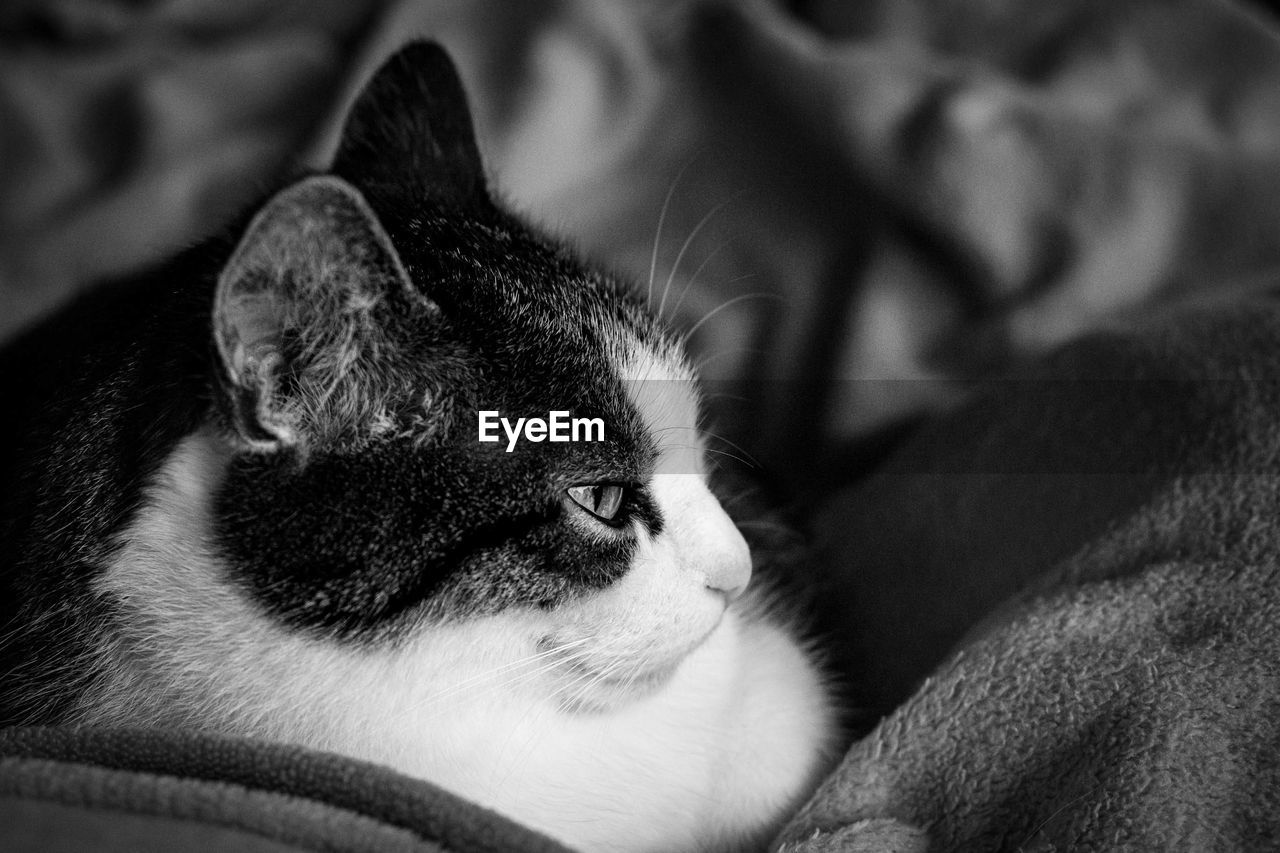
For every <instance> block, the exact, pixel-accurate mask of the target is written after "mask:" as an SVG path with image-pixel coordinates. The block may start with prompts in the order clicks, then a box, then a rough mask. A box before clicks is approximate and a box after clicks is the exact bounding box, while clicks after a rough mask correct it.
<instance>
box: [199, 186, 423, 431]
mask: <svg viewBox="0 0 1280 853" xmlns="http://www.w3.org/2000/svg"><path fill="white" fill-rule="evenodd" d="M406 305H408V306H411V307H412V308H413V309H415V310H422V309H423V308H426V309H428V310H433V309H434V306H432V305H430V303H427V302H426V300H425V299H423V298H422V297H421V296H419V295H417V294H416V293H415V292H414V290H413V288H412V287H411V285H410V281H409V277H408V275H407V274H406V272H405V269H404V267H403V265H402V264H401V262H400V259H399V257H398V256H397V255H396V252H395V249H394V247H393V246H392V245H391V240H390V239H389V238H388V236H387V234H386V232H385V231H384V230H383V229H382V226H381V225H380V224H379V223H378V220H377V218H376V217H375V216H374V213H373V211H372V210H370V208H369V205H368V204H367V203H366V202H365V200H364V199H363V198H362V197H361V195H360V193H359V192H358V191H357V190H356V189H355V188H354V187H352V186H350V185H349V184H347V183H346V182H344V181H343V180H341V179H340V178H336V177H332V176H319V177H312V178H307V179H305V180H303V181H300V182H298V183H296V184H294V185H292V186H290V187H288V188H286V189H285V190H283V191H281V192H280V193H278V194H277V195H276V196H274V197H273V198H272V199H271V200H270V201H268V202H267V203H266V205H265V206H263V208H262V209H261V210H260V211H259V212H258V214H257V215H256V216H255V217H254V219H253V221H252V222H251V223H250V224H249V227H248V229H247V230H246V231H245V234H244V236H243V238H242V239H241V241H240V244H239V246H237V248H236V249H235V251H234V253H233V254H232V256H231V259H230V260H229V261H228V263H227V265H226V266H225V267H224V268H223V271H222V274H221V276H220V277H219V279H218V286H217V291H216V295H215V298H214V317H213V333H214V338H215V342H216V346H217V352H218V356H219V361H220V362H221V367H222V369H223V371H224V375H223V379H224V383H223V385H224V387H225V388H226V389H227V391H228V402H229V404H230V406H229V408H230V412H231V417H232V419H233V421H234V423H235V427H236V431H237V432H238V433H239V436H240V438H241V439H243V440H244V441H245V442H246V443H247V444H248V445H249V446H251V447H254V448H256V449H260V450H270V449H276V448H279V447H282V446H292V445H298V444H301V443H303V442H305V441H306V440H307V439H308V437H312V436H324V435H333V434H335V433H340V432H345V431H348V430H351V429H355V428H358V426H359V424H358V423H357V421H358V420H359V419H360V418H361V416H362V412H364V411H366V410H367V406H366V405H364V401H365V400H367V398H368V396H369V394H371V393H373V391H374V390H375V389H376V387H377V385H378V361H379V360H380V359H382V360H385V359H387V358H388V357H389V356H390V355H391V351H392V350H393V344H392V342H391V341H390V340H389V338H388V336H387V331H388V328H389V327H390V325H391V322H392V321H393V320H394V317H395V316H396V314H397V312H399V313H401V314H403V312H404V310H405V309H404V306H406Z"/></svg>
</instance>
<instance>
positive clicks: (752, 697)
mask: <svg viewBox="0 0 1280 853" xmlns="http://www.w3.org/2000/svg"><path fill="white" fill-rule="evenodd" d="M672 406H673V408H671V409H670V411H673V412H674V411H679V404H677V403H674V402H673V403H672ZM228 454H229V451H228V450H227V449H226V448H225V447H224V446H223V444H222V442H221V440H220V439H219V438H218V437H217V436H215V435H213V434H212V433H211V432H208V431H201V432H197V433H195V434H193V435H191V436H189V437H188V438H187V439H185V440H184V441H183V442H182V443H181V445H180V446H179V447H178V449H177V450H176V451H175V452H174V454H173V455H172V456H171V458H170V459H169V460H168V462H167V463H166V465H165V466H164V467H163V469H162V470H161V471H160V472H159V474H158V475H157V477H156V479H155V481H154V483H153V484H152V486H151V487H150V490H149V494H148V499H147V501H146V503H145V505H144V506H143V508H142V509H141V510H140V511H139V513H138V515H137V516H136V518H135V520H134V521H133V522H132V524H131V525H130V527H129V529H128V530H127V531H126V532H125V533H124V535H123V537H122V547H121V549H120V550H119V551H118V553H117V555H116V557H115V558H114V560H113V561H112V563H111V565H110V566H108V567H107V570H106V571H105V572H104V574H103V575H102V577H101V580H100V582H99V589H98V591H99V592H100V593H102V594H104V595H107V596H109V597H111V598H113V599H115V600H117V601H119V602H120V603H121V605H122V606H123V608H124V610H125V612H126V613H127V614H128V618H127V620H126V621H127V622H128V624H129V626H130V627H129V629H128V630H127V632H126V633H124V634H122V635H120V636H116V637H113V638H112V639H110V640H109V641H107V642H105V643H104V645H103V648H102V650H101V654H102V656H103V658H104V663H105V665H106V667H107V670H108V672H109V674H110V677H109V678H108V679H107V681H108V683H107V686H106V687H105V688H104V689H102V690H101V691H99V692H98V693H96V694H95V695H91V696H88V697H86V699H85V701H84V703H83V705H82V708H81V713H80V719H81V720H82V721H84V722H98V723H114V724H121V723H126V724H127V723H133V724H143V725H148V724H150V725H177V726H192V727H199V728H206V729H213V730H218V731H224V732H233V733H238V734H242V735H250V736H256V737H261V738H267V739H271V740H277V741H285V742H291V743H297V744H302V745H305V746H308V747H312V748H316V749H322V750H330V751H334V752H339V753H343V754H346V755H351V756H354V757H357V758H362V759H366V760H371V761H375V762H379V763H382V764H385V765H388V766H391V767H393V768H395V769H397V770H400V771H402V772H404V773H407V774H410V775H413V776H417V777H420V778H423V779H426V780H429V781H431V782H434V783H436V784H439V785H441V786H442V787H445V788H448V789H450V790H452V791H454V792H456V793H458V794H460V795H462V796H464V797H467V798H469V799H472V800H474V801H476V802H479V803H482V804H484V805H487V806H489V807H491V808H494V809H495V810H497V811H500V812H502V813H504V814H506V815H508V816H510V817H512V818H514V819H516V820H518V821H521V822H523V823H525V824H527V825H529V826H532V827H534V828H536V829H539V830H542V831H543V832H546V833H547V834H549V835H552V836H554V837H556V838H558V839H560V840H562V841H564V842H566V843H568V844H570V845H571V846H575V847H578V848H580V849H583V850H620V851H630V850H635V851H641V850H652V851H676V850H694V849H697V850H715V849H726V848H736V846H737V845H738V844H740V843H741V842H743V841H744V840H745V839H751V840H753V841H762V840H763V839H764V836H766V835H767V834H769V833H771V832H773V831H774V830H776V829H777V828H778V825H779V824H780V822H781V821H782V820H783V819H785V817H787V816H788V815H789V814H790V812H791V811H792V810H793V809H794V808H795V807H796V806H797V805H798V798H799V797H801V796H803V795H804V794H806V793H807V792H808V790H809V787H810V785H811V784H812V783H813V781H814V776H815V774H816V773H817V772H818V771H819V770H820V769H822V767H823V765H824V763H825V761H826V755H825V754H824V751H825V750H826V749H827V748H828V746H829V745H830V739H831V733H832V731H833V723H832V719H833V712H832V709H831V706H830V703H829V700H828V698H827V696H826V693H825V691H824V689H823V686H822V684H821V681H820V678H819V676H818V675H817V673H816V672H815V670H814V668H813V666H812V664H811V663H810V662H809V660H808V659H807V657H806V655H805V653H804V651H803V650H802V649H801V648H800V647H798V646H797V644H796V642H795V641H794V640H793V639H792V638H790V637H789V636H788V635H787V634H786V632H785V631H784V630H783V629H781V628H779V627H778V626H776V625H773V624H771V623H770V622H768V621H767V620H763V619H758V618H755V617H750V616H747V615H746V614H747V612H748V610H749V608H747V607H745V606H744V605H743V603H742V602H743V601H744V599H741V598H738V599H737V602H736V603H735V604H733V605H730V606H728V607H727V608H726V602H727V601H729V600H730V599H733V598H735V597H736V596H738V594H739V593H740V592H741V590H740V589H739V588H738V587H739V586H740V585H741V584H742V583H745V577H741V576H734V575H733V572H734V571H738V570H737V569H725V568H724V566H726V565H729V566H736V565H739V564H738V562H737V561H738V560H739V559H740V558H743V559H745V546H742V547H743V551H742V553H741V554H738V553H737V550H736V549H737V548H738V544H737V543H739V542H741V537H740V536H739V537H737V540H736V541H735V540H734V539H733V537H734V536H736V535H737V531H736V530H733V529H732V524H731V523H729V521H728V519H727V517H725V516H724V513H723V510H721V509H720V507H719V505H718V503H716V502H715V500H714V498H712V497H711V495H710V493H709V492H707V491H706V486H705V483H703V481H702V478H701V477H700V476H695V475H692V474H684V473H676V474H673V475H665V476H669V477H672V478H673V479H669V480H666V481H662V480H661V478H659V479H658V480H656V481H655V486H654V488H655V492H656V493H657V494H658V495H659V501H660V502H661V504H662V505H663V506H664V508H665V509H666V510H669V515H668V518H669V522H668V525H669V529H668V531H667V532H664V534H663V535H662V536H660V537H658V538H657V540H654V541H650V540H647V539H646V540H645V541H643V542H642V543H641V545H640V547H639V549H638V554H637V557H636V560H635V563H634V565H633V566H632V569H631V571H630V572H629V573H628V574H627V575H626V576H624V577H623V578H622V579H621V580H620V581H619V582H617V583H616V584H614V585H612V586H611V587H609V588H608V589H605V590H603V591H601V592H599V593H596V594H593V595H591V596H588V597H585V598H584V599H583V600H581V601H579V602H575V603H572V604H567V605H564V606H562V607H559V608H557V609H555V610H554V611H552V612H549V613H548V612H542V611H540V610H536V609H528V610H524V609H512V610H509V611H506V612H503V613H501V614H499V615H496V616H488V617H483V618H477V619H474V620H472V621H469V622H466V623H460V624H449V625H422V626H419V627H418V628H417V629H415V631H414V632H413V634H412V636H411V637H410V638H409V640H408V641H407V642H404V643H401V644H400V645H399V646H398V647H396V648H394V649H386V648H384V649H376V650H361V649H357V648H353V647H351V646H349V645H345V644H342V643H338V642H333V641H322V640H318V639H314V638H308V637H304V636H301V635H299V634H297V633H294V632H290V631H287V630H285V629H283V628H281V627H280V626H279V625H278V624H276V623H275V622H274V621H273V620H272V619H271V618H270V617H268V616H267V614H265V613H264V612H263V611H262V610H261V609H260V608H259V607H258V606H256V605H255V604H254V603H253V602H252V601H251V600H250V599H249V598H248V596H247V595H246V594H244V593H243V592H241V591H239V590H238V589H236V588H235V587H234V586H233V585H232V584H231V583H230V582H229V579H228V577H227V575H226V573H225V571H224V568H223V563H222V557H221V556H220V555H219V553H218V552H217V549H216V547H215V545H214V542H213V538H212V532H211V509H210V499H211V494H212V492H213V490H214V488H215V487H216V484H217V483H218V481H219V479H220V478H221V476H222V473H223V470H224V468H225V465H226V463H227V460H228V458H229V455H228ZM695 481H696V482H695ZM708 501H710V503H708ZM712 505H714V507H713V506H712ZM717 513H718V515H717ZM726 525H727V527H726ZM730 530H732V535H730V532H729V531H730ZM726 572H727V574H726ZM717 573H718V574H717Z"/></svg>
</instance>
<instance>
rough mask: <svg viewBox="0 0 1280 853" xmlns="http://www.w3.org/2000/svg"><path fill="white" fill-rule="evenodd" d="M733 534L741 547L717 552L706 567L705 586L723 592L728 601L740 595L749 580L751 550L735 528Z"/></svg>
mask: <svg viewBox="0 0 1280 853" xmlns="http://www.w3.org/2000/svg"><path fill="white" fill-rule="evenodd" d="M734 534H735V535H736V538H737V541H738V543H740V544H741V547H740V548H738V547H733V548H731V549H728V550H726V551H725V552H724V553H722V554H717V555H716V556H715V557H714V558H713V559H712V561H711V565H710V566H708V569H707V586H708V587H709V588H711V589H714V590H718V591H719V592H723V593H724V594H725V597H726V598H727V599H728V600H729V601H733V600H734V599H735V598H737V597H738V596H740V595H742V593H743V592H745V591H746V589H747V584H749V583H750V582H751V552H750V551H749V550H748V549H747V543H746V541H745V540H743V538H742V534H741V533H738V531H737V529H736V528H735V529H734Z"/></svg>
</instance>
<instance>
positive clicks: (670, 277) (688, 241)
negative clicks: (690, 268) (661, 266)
mask: <svg viewBox="0 0 1280 853" xmlns="http://www.w3.org/2000/svg"><path fill="white" fill-rule="evenodd" d="M743 192H745V191H744V190H739V191H738V192H736V193H734V194H733V195H731V196H729V197H728V198H727V199H725V200H724V201H722V202H720V203H719V204H717V205H716V206H715V207H713V208H711V209H710V210H708V211H707V212H706V214H705V215H704V216H703V217H702V218H701V219H700V220H698V224H697V225H695V226H693V230H692V231H690V232H689V236H688V237H686V238H684V243H683V244H682V245H681V246H680V251H679V252H677V253H676V261H675V263H674V264H672V265H671V271H670V272H669V273H668V274H667V283H666V285H665V286H664V287H663V288H662V299H661V300H660V301H659V302H658V316H659V317H661V316H662V315H663V308H665V307H666V304H667V294H668V293H670V292H671V283H672V282H673V281H675V277H676V272H677V271H678V270H679V269H680V262H681V261H682V260H684V255H685V252H687V251H689V247H690V246H692V245H693V241H694V240H695V239H696V238H697V236H698V233H699V232H700V231H702V229H703V228H704V227H706V224H707V223H708V222H710V221H711V219H712V217H714V216H715V215H716V214H717V213H719V212H720V211H721V210H723V209H724V207H725V205H727V204H729V202H731V201H736V200H737V199H739V198H741V197H742V194H743ZM703 263H704V264H705V261H704V262H703ZM698 269H699V270H701V269H702V267H699V268H698ZM695 275H697V274H696V273H695ZM686 289H687V288H686Z"/></svg>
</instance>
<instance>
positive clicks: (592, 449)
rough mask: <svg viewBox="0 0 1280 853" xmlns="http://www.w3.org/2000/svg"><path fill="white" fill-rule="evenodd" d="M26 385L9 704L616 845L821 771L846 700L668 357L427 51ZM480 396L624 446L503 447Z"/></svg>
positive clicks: (32, 370)
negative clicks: (756, 550)
mask: <svg viewBox="0 0 1280 853" xmlns="http://www.w3.org/2000/svg"><path fill="white" fill-rule="evenodd" d="M0 376H2V377H3V379H2V380H0V381H2V382H3V387H2V388H0V391H2V392H3V397H4V399H5V401H6V408H7V409H8V411H9V412H10V413H11V416H10V417H8V418H6V419H5V422H4V424H3V427H0V429H2V430H3V435H0V439H2V440H3V444H2V446H3V449H4V456H3V461H2V462H0V475H3V477H4V483H5V493H4V497H3V516H2V517H0V524H2V525H3V527H2V528H0V549H2V550H0V557H2V558H3V562H2V563H0V571H3V578H2V582H3V589H2V590H0V597H2V600H3V604H2V605H0V606H2V607H3V608H4V609H3V614H2V615H3V617H4V618H5V621H6V623H7V626H8V627H7V630H6V632H5V634H4V636H3V645H2V646H0V653H2V654H3V663H4V666H5V670H6V672H7V675H6V677H5V679H4V682H3V688H2V691H3V692H2V696H0V700H2V701H0V712H2V715H3V720H2V721H3V722H4V723H9V724H12V723H54V724H57V723H83V724H97V725H120V724H129V725H154V726H172V727H199V728H205V729H212V730H218V731H224V732H231V733H238V734H243V735H249V736H256V737H262V738H270V739H274V740H281V741H288V742H293V743H298V744H303V745H306V746H309V747H314V748H317V749H325V750H332V751H335V752H340V753H344V754H348V755H352V756H357V757H360V758H365V759H370V760H373V761H377V762H382V763H384V764H387V765H390V766H392V767H395V768H397V769H399V770H401V771H403V772H405V773H409V774H413V775H416V776H420V777H422V778H425V779H428V780H430V781H432V782H436V783H438V784H440V785H442V786H445V787H447V788H450V789H452V790H453V791H455V792H457V793H460V794H462V795H464V796H466V797H469V798H471V799H473V800H476V801H478V802H480V803H483V804H485V805H488V806H491V807H493V808H495V809H497V810H499V811H501V812H503V813H505V814H507V815H509V816H511V817H514V818H515V819H517V820H520V821H522V822H524V823H526V824H529V825H530V826H533V827H535V828H537V829H540V830H543V831H545V832H546V833H548V834H550V835H552V836H554V837H557V838H559V839H561V840H563V841H565V842H567V843H569V844H570V845H574V846H578V847H581V848H584V849H589V850H594V849H600V850H605V849H607V850H692V849H699V850H701V849H725V848H737V847H739V846H743V845H754V844H758V843H760V842H762V841H763V840H765V839H766V837H767V836H768V834H769V833H770V832H771V831H773V830H774V829H776V828H777V826H778V824H779V822H780V821H781V820H782V819H783V818H784V817H785V816H786V815H787V814H788V812H789V811H790V810H791V809H793V808H794V807H795V805H796V804H797V802H798V799H799V798H800V797H802V796H803V795H804V794H805V793H807V791H808V789H809V788H810V787H811V785H812V784H813V782H814V779H815V774H816V773H817V772H819V771H820V769H821V768H822V765H823V762H824V761H825V757H826V750H827V749H828V748H829V747H830V745H831V740H832V736H833V729H834V722H833V721H834V712H833V708H832V703H831V700H830V698H829V696H828V693H827V690H826V688H825V687H824V684H823V681H822V679H821V677H820V675H819V674H818V672H817V670H816V668H815V666H814V665H813V663H812V662H811V660H810V659H809V655H808V654H807V652H806V650H805V648H804V647H803V645H802V644H800V643H798V642H797V641H796V640H795V639H794V638H793V636H792V634H791V633H790V632H789V630H788V629H787V628H786V627H785V626H784V625H782V624H780V623H779V622H778V621H775V620H774V619H772V618H771V617H770V616H769V614H768V613H767V612H765V611H764V608H763V607H761V606H759V605H753V604H751V603H750V602H751V601H752V595H751V594H750V593H749V592H746V593H745V594H744V590H746V587H747V582H748V579H749V576H750V560H749V555H748V552H747V547H746V545H745V543H744V542H743V539H742V537H741V536H740V534H739V533H738V531H737V529H736V528H735V527H734V525H733V524H732V523H731V521H730V520H729V518H728V517H727V516H726V514H725V512H724V511H723V510H722V508H721V507H720V505H719V503H718V502H717V501H716V499H715V498H714V497H713V496H712V494H711V492H710V491H709V490H708V487H707V483H706V472H705V470H704V462H703V448H702V445H701V439H700V433H699V430H698V417H699V411H698V399H697V396H696V393H695V387H694V383H693V376H692V374H691V371H690V369H689V367H688V366H687V364H686V362H685V360H684V358H683V356H682V354H681V352H680V349H679V347H678V345H677V344H676V343H675V342H674V341H673V340H672V339H671V338H670V337H668V336H667V335H666V334H665V333H664V331H663V329H662V328H660V327H659V325H658V324H657V323H656V322H655V321H654V319H653V318H652V317H651V315H650V314H648V313H647V312H646V311H645V310H644V309H643V308H642V307H641V306H640V305H639V304H638V303H637V302H636V301H635V300H633V298H632V297H631V296H630V295H629V293H628V291H627V290H626V289H625V288H624V287H623V286H622V285H621V284H619V283H618V282H616V281H614V280H613V279H612V278H610V277H608V276H606V275H602V274H600V273H598V272H595V271H593V270H591V269H589V268H586V267H584V266H583V265H581V264H580V263H579V262H578V261H577V260H576V259H575V258H574V257H573V256H572V255H571V254H569V253H568V252H567V251H566V250H565V249H563V248H561V247H559V246H557V245H556V244H555V243H553V242H550V241H548V240H547V239H546V238H544V237H542V236H540V235H538V234H536V233H535V232H533V231H531V230H529V229H528V228H526V227H524V226H522V225H521V224H519V223H518V222H516V221H515V220H514V219H513V218H512V217H510V216H509V215H508V214H506V213H505V212H503V211H502V210H501V209H500V208H499V207H498V206H497V205H496V204H495V203H494V202H493V201H492V200H491V198H490V196H489V194H488V192H487V190H486V187H485V181H484V175H483V171H482V168H481V164H480V160H479V156H478V154H477V149H476V145H475V141H474V138H473V134H472V130H471V125H470V118H469V116H468V113H467V109H466V105H465V101H464V98H463V95H462V91H461V87H460V85H459V82H458V80H457V78H456V76H455V73H454V71H453V68H452V66H451V64H450V63H449V60H448V59H447V57H445V55H444V54H443V52H442V51H440V50H439V49H438V48H436V47H435V46H432V45H426V44H418V45H412V46H410V47H408V48H406V49H405V50H403V51H402V52H400V53H399V54H397V55H396V56H395V57H394V58H393V59H392V60H391V61H390V62H389V63H388V64H387V65H386V66H385V67H384V68H383V69H382V71H380V72H379V74H378V75H377V76H376V77H375V79H374V81H373V82H372V83H371V84H370V86H369V88H368V89H367V90H366V92H365V93H364V95H363V96H362V97H361V99H360V100H359V102H358V103H357V105H356V106H355V108H354V109H353V112H352V115H351V116H350V118H349V120H348V124H347V127H346V130H345V132H344V136H343V141H342V144H341V147H340V150H339V152H338V155H337V158H336V160H335V162H334V164H333V167H332V169H331V172H330V173H328V174H324V175H313V176H309V177H305V178H303V179H302V180H299V181H297V182H295V183H292V184H290V185H289V186H286V187H284V188H283V189H281V190H280V191H278V192H277V193H275V194H274V195H273V196H271V197H270V198H269V199H268V200H266V201H265V203H264V204H262V205H261V206H260V207H259V208H258V209H257V210H256V211H255V212H254V213H253V214H252V218H251V219H249V220H248V221H247V222H246V223H242V225H241V226H240V227H238V228H237V229H236V231H235V234H234V237H233V240H230V241H221V240H214V241H211V242H209V243H208V244H205V245H203V246H200V247H197V248H195V249H193V250H191V251H189V252H186V253H185V254H183V255H182V256H180V257H179V258H177V259H176V260H175V261H173V262H171V263H168V264H166V265H164V266H162V267H160V268H158V269H157V270H155V271H154V272H152V273H150V274H148V275H146V276H143V277H142V278H140V279H137V280H132V281H128V282H122V283H118V284H115V285H111V286H107V287H104V288H101V289H99V290H98V291H96V292H95V293H93V294H92V295H90V296H88V297H86V298H84V299H83V300H81V302H80V303H79V304H77V305H75V306H73V307H72V308H71V309H69V310H68V311H66V312H64V313H63V314H62V315H60V316H58V317H56V318H54V319H53V320H51V321H50V322H48V323H46V324H45V325H44V326H42V327H40V328H38V329H36V330H33V331H32V332H30V333H28V334H27V335H26V336H25V337H24V338H23V339H21V340H19V341H18V342H17V343H15V344H13V345H12V346H10V347H8V348H7V349H6V350H5V351H4V352H3V354H2V355H0ZM478 409H497V410H499V411H501V412H503V413H504V414H509V415H511V416H513V417H515V416H527V415H533V414H541V413H546V412H547V411H549V410H551V409H568V410H571V411H572V412H573V413H574V414H575V415H583V416H591V417H601V418H603V419H604V421H605V423H606V425H607V426H606V441H604V442H600V443H577V444H546V443H544V444H529V443H525V444H522V445H519V446H517V448H516V449H515V451H514V452H511V453H507V452H505V447H504V446H503V445H502V444H481V443H479V442H477V441H476V420H475V413H476V411H477V410H478ZM12 413H16V416H14V415H13V414H12ZM595 484H604V485H609V486H617V487H621V488H623V489H624V490H625V491H624V494H625V496H626V497H625V501H624V504H623V506H622V509H621V510H620V512H619V514H618V516H617V517H615V518H614V519H612V520H608V519H602V518H600V517H597V516H596V515H595V514H593V513H592V512H591V511H590V508H589V507H585V506H583V505H581V504H579V503H578V502H576V501H574V500H572V499H570V498H569V497H568V492H567V491H566V490H567V489H569V488H571V487H574V486H581V485H595Z"/></svg>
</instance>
